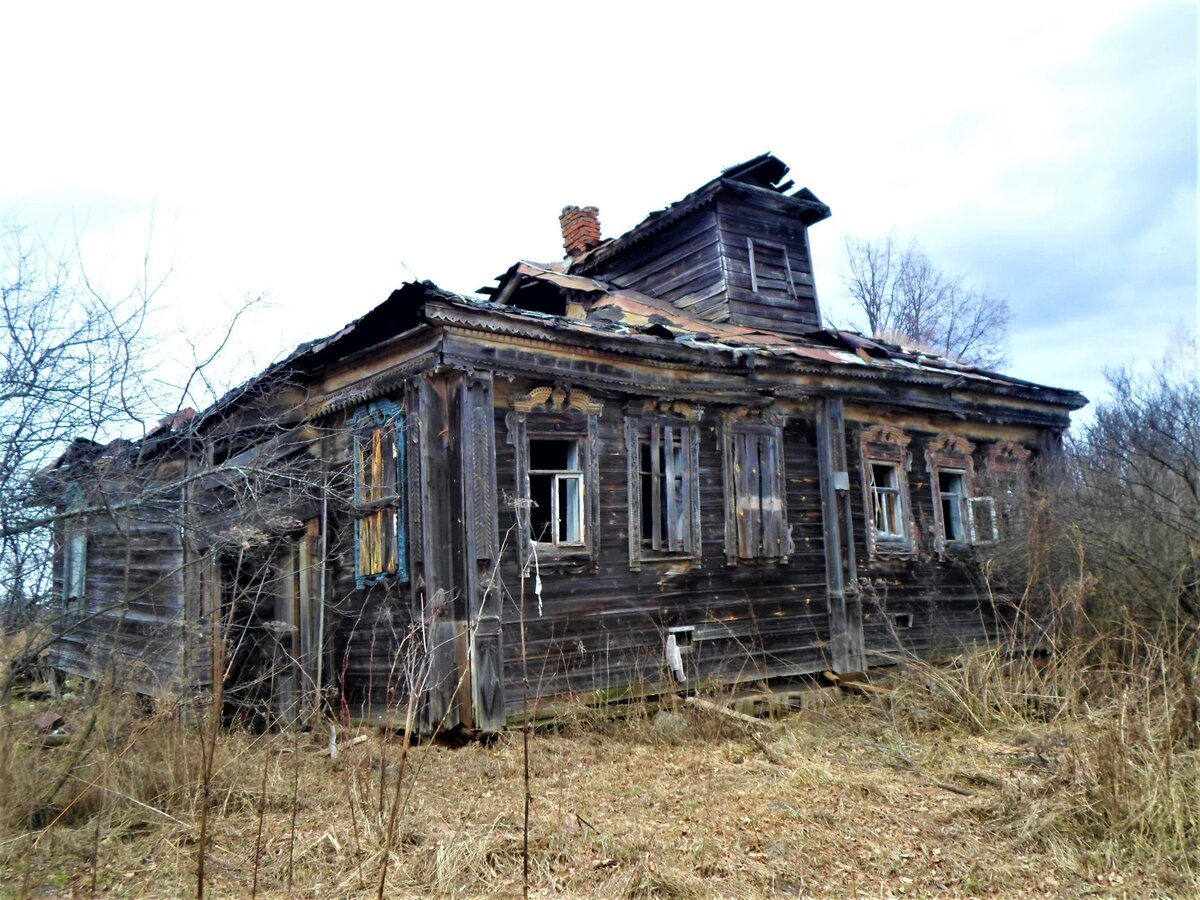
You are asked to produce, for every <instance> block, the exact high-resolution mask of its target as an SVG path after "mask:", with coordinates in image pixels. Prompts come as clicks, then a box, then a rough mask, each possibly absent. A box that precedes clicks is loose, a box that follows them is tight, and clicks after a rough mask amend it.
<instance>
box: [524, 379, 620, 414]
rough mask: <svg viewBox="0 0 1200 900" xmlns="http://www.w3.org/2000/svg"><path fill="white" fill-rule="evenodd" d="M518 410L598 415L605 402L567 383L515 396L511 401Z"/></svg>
mask: <svg viewBox="0 0 1200 900" xmlns="http://www.w3.org/2000/svg"><path fill="white" fill-rule="evenodd" d="M509 405H511V406H512V408H513V409H515V410H516V411H517V412H523V413H529V412H536V411H548V412H565V411H571V410H574V411H577V412H581V413H585V414H586V415H589V416H598V415H600V413H601V411H602V410H603V409H604V404H603V403H601V402H600V401H598V400H594V399H593V398H592V395H591V394H589V393H587V392H586V391H581V390H577V389H576V388H569V387H566V386H565V385H557V384H556V385H553V386H551V385H546V386H543V387H536V388H534V389H533V390H531V391H530V392H529V393H527V394H521V395H519V396H516V397H513V398H512V400H510V401H509Z"/></svg>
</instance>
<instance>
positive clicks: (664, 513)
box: [626, 418, 700, 566]
mask: <svg viewBox="0 0 1200 900" xmlns="http://www.w3.org/2000/svg"><path fill="white" fill-rule="evenodd" d="M626 440H627V445H628V446H627V450H628V453H629V460H630V483H629V494H630V498H629V502H630V509H629V518H630V522H629V532H630V535H629V548H630V561H631V563H633V564H634V565H635V566H636V565H637V562H638V561H639V560H641V559H652V558H655V557H673V556H684V557H698V556H699V553H700V537H699V531H700V524H699V509H700V497H699V479H698V473H697V472H696V454H697V448H698V446H699V429H698V428H697V426H696V425H695V424H694V423H691V422H687V421H682V420H676V419H657V418H655V419H641V420H638V419H627V420H626Z"/></svg>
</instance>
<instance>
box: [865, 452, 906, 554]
mask: <svg viewBox="0 0 1200 900" xmlns="http://www.w3.org/2000/svg"><path fill="white" fill-rule="evenodd" d="M870 468H871V504H872V508H873V509H874V513H875V536H876V537H877V538H879V539H880V540H890V541H897V540H904V538H905V537H906V536H907V533H906V531H905V527H904V515H903V504H902V502H901V500H900V467H899V466H898V465H896V464H895V463H885V462H872V463H871V464H870Z"/></svg>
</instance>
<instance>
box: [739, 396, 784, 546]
mask: <svg viewBox="0 0 1200 900" xmlns="http://www.w3.org/2000/svg"><path fill="white" fill-rule="evenodd" d="M721 424H722V427H721V437H722V440H721V444H722V454H721V455H722V475H723V476H724V478H723V482H724V488H725V490H724V497H725V558H726V560H727V562H728V564H729V565H731V566H735V565H742V564H745V563H762V564H768V565H770V564H783V563H786V562H787V561H788V558H789V557H790V556H791V554H792V553H793V551H794V550H795V546H794V544H793V542H792V528H791V525H789V524H788V515H787V475H786V470H785V465H784V449H783V424H784V419H783V418H782V417H780V416H777V415H774V414H771V413H764V414H760V415H755V416H752V415H749V414H747V413H746V411H744V410H743V411H739V412H737V413H732V414H730V415H727V416H725V417H724V418H723V420H722V423H721ZM744 460H745V461H749V464H750V466H751V469H750V470H749V471H747V469H746V468H745V467H744V466H745V463H744V462H743V461H744Z"/></svg>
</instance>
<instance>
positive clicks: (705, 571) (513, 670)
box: [496, 382, 828, 717]
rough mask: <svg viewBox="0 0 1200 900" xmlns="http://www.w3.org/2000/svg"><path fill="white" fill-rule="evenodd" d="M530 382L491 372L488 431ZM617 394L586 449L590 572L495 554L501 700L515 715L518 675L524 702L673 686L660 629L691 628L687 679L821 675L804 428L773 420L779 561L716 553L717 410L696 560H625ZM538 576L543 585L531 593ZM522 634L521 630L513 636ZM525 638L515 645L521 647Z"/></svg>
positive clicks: (814, 527) (817, 554) (811, 471)
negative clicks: (780, 506)
mask: <svg viewBox="0 0 1200 900" xmlns="http://www.w3.org/2000/svg"><path fill="white" fill-rule="evenodd" d="M528 389H529V387H528V386H526V385H522V384H520V383H515V384H512V385H511V386H510V385H508V384H505V383H500V382H498V383H497V385H496V392H497V400H496V403H497V409H496V416H497V427H498V428H503V427H504V424H503V423H504V416H505V415H506V414H507V411H508V403H507V399H506V395H507V394H508V393H515V394H521V393H524V392H525V391H527V390H528ZM623 405H624V404H623V403H622V401H621V400H620V399H619V398H617V399H609V400H606V401H605V403H604V408H603V412H602V413H601V414H600V415H599V417H598V422H597V425H598V428H597V435H596V439H595V442H594V445H593V451H594V453H595V457H596V461H597V465H598V477H599V497H600V511H599V515H600V531H601V534H602V538H603V539H602V541H601V543H600V547H599V553H598V559H597V564H596V567H595V571H594V573H579V572H577V571H567V570H560V569H556V568H550V569H541V570H540V571H538V572H537V574H536V577H535V574H534V572H533V571H532V570H530V571H528V572H527V573H526V578H525V583H524V606H523V607H522V606H521V605H520V599H521V596H522V569H521V565H520V561H519V559H518V556H517V554H516V553H515V552H514V550H513V548H512V547H511V542H510V546H509V547H508V549H507V550H506V551H505V552H504V553H503V555H502V556H501V560H500V574H501V577H502V580H503V584H504V589H505V592H506V600H505V605H504V622H503V628H504V635H505V657H504V673H505V674H504V678H505V683H506V685H507V686H508V690H507V692H506V695H505V706H506V709H507V711H508V714H509V716H510V717H511V716H516V715H519V714H520V712H521V707H522V690H521V685H522V682H523V680H524V679H525V678H526V677H528V682H529V685H530V705H531V708H535V707H537V706H538V705H539V704H543V703H549V702H552V701H555V700H558V699H562V698H565V697H567V696H596V697H609V696H616V695H620V694H623V693H627V692H629V691H637V690H643V689H645V690H649V689H654V688H656V687H658V688H661V687H663V686H664V685H667V684H673V683H674V682H673V680H671V679H670V676H669V675H667V673H666V672H665V669H664V646H665V641H666V635H667V633H668V629H669V628H673V627H688V626H691V627H693V628H694V629H695V630H694V632H693V635H694V636H693V644H692V649H691V650H690V651H689V652H688V654H687V655H686V659H685V666H686V668H687V672H688V678H689V680H690V681H691V682H692V683H698V682H699V681H700V680H701V679H704V678H710V677H712V678H718V679H724V680H728V681H739V680H748V679H756V678H761V677H764V676H786V675H793V674H800V673H807V672H817V671H821V670H822V667H823V666H825V667H827V666H828V658H827V655H826V645H827V641H828V615H827V613H826V609H825V599H824V592H825V577H824V547H823V539H822V529H821V508H820V489H819V478H818V471H817V459H816V441H815V436H814V431H813V424H812V422H811V421H810V420H808V419H796V420H792V421H789V422H788V424H787V425H786V426H785V427H784V428H783V429H782V445H783V453H784V458H785V460H784V462H785V471H786V482H785V493H786V507H787V525H788V527H790V528H791V531H792V536H793V541H794V544H795V550H794V552H793V553H792V554H791V555H790V557H789V558H788V560H787V561H786V563H781V564H779V565H774V566H767V567H761V566H758V567H754V566H743V567H731V566H728V565H726V556H725V550H726V547H725V537H724V526H725V518H726V516H725V494H724V490H723V484H724V479H723V477H722V465H723V463H722V456H723V446H722V444H723V441H722V436H721V435H720V433H719V430H720V426H719V424H718V421H717V418H716V417H715V416H714V417H713V418H712V419H711V420H704V419H702V420H701V421H700V423H698V425H697V431H698V447H697V451H698V467H699V472H700V478H699V514H700V537H701V540H700V559H699V564H698V565H692V566H690V567H683V568H682V569H681V567H680V566H679V565H678V562H677V561H661V562H650V561H645V562H643V565H642V567H641V569H638V570H634V569H630V567H629V555H628V538H629V530H630V514H629V508H628V492H627V479H628V477H629V475H628V470H629V467H628V453H627V450H626V441H625V433H624V426H625V421H624V419H625V416H624V409H623ZM496 451H497V452H496V469H497V478H498V488H499V491H500V493H501V494H502V495H504V494H507V495H509V496H516V493H517V492H516V484H515V478H516V459H515V454H514V452H513V446H512V445H511V444H509V443H506V442H503V441H501V442H498V444H497V448H496ZM516 512H517V511H516V509H515V508H514V506H513V505H512V504H508V505H505V506H503V507H502V509H501V519H500V529H501V532H502V533H504V532H505V531H506V530H508V529H510V528H515V527H516ZM538 581H540V585H541V592H540V595H539V594H538V593H537V591H536V586H537V582H538ZM522 631H523V634H522ZM522 646H523V647H524V655H522V652H521V650H522Z"/></svg>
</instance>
